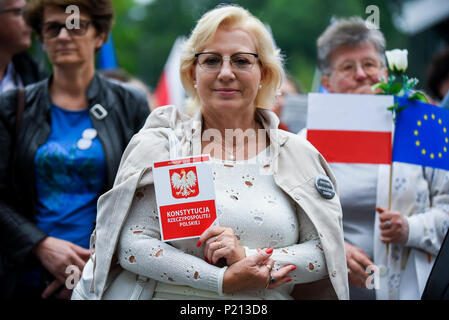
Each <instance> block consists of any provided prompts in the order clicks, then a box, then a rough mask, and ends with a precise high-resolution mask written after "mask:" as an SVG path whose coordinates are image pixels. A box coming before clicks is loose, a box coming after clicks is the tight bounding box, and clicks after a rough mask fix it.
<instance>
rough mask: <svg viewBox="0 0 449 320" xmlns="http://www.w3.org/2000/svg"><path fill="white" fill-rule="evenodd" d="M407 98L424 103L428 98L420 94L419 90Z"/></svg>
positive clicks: (427, 101)
mask: <svg viewBox="0 0 449 320" xmlns="http://www.w3.org/2000/svg"><path fill="white" fill-rule="evenodd" d="M407 99H408V100H418V101H421V102H425V103H429V100H428V99H427V97H426V96H425V95H424V94H422V93H421V92H415V93H414V94H413V95H412V96H410V97H408V98H407Z"/></svg>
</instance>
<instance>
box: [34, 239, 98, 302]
mask: <svg viewBox="0 0 449 320" xmlns="http://www.w3.org/2000/svg"><path fill="white" fill-rule="evenodd" d="M33 253H34V254H35V255H36V256H37V257H38V258H39V260H40V261H41V263H42V265H43V266H44V267H45V269H47V270H48V271H49V272H50V273H51V274H52V275H53V276H54V277H55V280H54V281H53V282H52V283H51V284H50V286H49V287H48V288H47V289H46V290H45V291H44V293H43V297H44V298H45V297H48V296H50V295H51V294H52V293H53V292H55V291H56V290H57V289H59V288H60V287H61V286H63V285H64V284H65V280H66V278H67V276H68V274H67V273H66V270H67V267H68V266H70V265H74V266H76V267H78V269H79V270H80V272H81V271H82V270H83V268H84V265H85V264H86V261H87V260H88V259H89V257H90V252H89V250H87V249H84V248H82V247H80V246H77V245H76V244H73V243H71V242H68V241H65V240H61V239H57V238H53V237H47V238H45V239H44V240H42V241H41V242H39V243H38V244H37V245H36V247H35V248H34V249H33Z"/></svg>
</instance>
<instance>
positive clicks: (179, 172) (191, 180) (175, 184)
mask: <svg viewBox="0 0 449 320" xmlns="http://www.w3.org/2000/svg"><path fill="white" fill-rule="evenodd" d="M170 182H171V187H172V195H173V197H175V198H178V199H179V198H190V197H194V196H196V195H198V193H199V190H198V178H197V174H196V168H195V167H189V168H181V169H173V170H170Z"/></svg>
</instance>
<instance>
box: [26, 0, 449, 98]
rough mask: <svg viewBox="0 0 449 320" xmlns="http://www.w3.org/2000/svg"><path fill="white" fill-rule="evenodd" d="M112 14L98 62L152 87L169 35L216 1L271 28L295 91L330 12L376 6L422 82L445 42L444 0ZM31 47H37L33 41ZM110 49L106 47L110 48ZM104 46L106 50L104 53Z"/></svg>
mask: <svg viewBox="0 0 449 320" xmlns="http://www.w3.org/2000/svg"><path fill="white" fill-rule="evenodd" d="M113 3H114V7H115V11H116V19H115V25H114V28H113V31H112V35H111V40H110V43H109V49H108V50H107V51H108V52H106V56H105V57H106V58H104V57H103V58H100V59H103V61H102V62H100V64H103V65H102V66H101V65H100V67H101V68H104V69H108V68H115V67H116V66H118V67H120V68H121V69H123V70H125V71H126V72H127V73H129V74H130V75H131V76H133V77H136V78H138V79H140V80H142V81H143V82H144V83H145V84H146V85H147V86H148V87H149V88H150V89H151V91H154V90H155V89H156V87H157V84H158V81H159V79H160V77H161V74H162V71H163V69H164V66H165V65H166V62H167V59H168V57H169V54H170V52H171V50H172V48H173V46H174V43H175V41H176V39H177V38H179V37H182V36H185V37H187V36H188V35H189V33H190V31H191V30H192V28H193V27H194V25H195V23H196V21H197V20H198V19H199V18H200V17H201V15H202V14H203V13H205V12H206V11H208V10H210V9H212V8H214V7H215V6H217V5H218V4H220V3H235V4H239V5H241V6H242V7H244V8H246V9H249V11H250V12H251V13H253V14H254V15H256V16H257V17H259V18H260V19H261V20H262V21H263V22H264V23H265V24H266V25H267V26H268V27H269V28H270V29H271V31H272V34H273V37H274V39H275V42H276V44H277V46H278V47H279V48H280V49H281V51H282V53H283V55H284V57H285V62H286V64H285V67H286V70H287V71H288V73H289V74H290V75H291V77H292V78H293V80H295V81H296V83H297V85H298V86H299V88H300V91H301V93H307V92H310V91H316V90H317V89H318V85H319V74H317V71H316V67H315V66H316V47H315V42H316V39H317V37H318V36H319V35H320V34H321V32H322V31H323V30H324V29H325V28H326V26H327V25H328V24H329V23H330V22H331V21H332V19H333V18H337V17H348V16H353V15H358V16H361V17H362V18H364V19H366V18H368V17H369V16H370V14H371V13H370V12H366V9H367V7H368V6H370V5H375V6H377V7H378V8H379V18H380V19H379V23H380V29H381V31H382V32H383V33H384V35H385V37H386V39H387V49H388V50H391V49H394V48H401V49H408V51H409V69H408V74H409V76H413V77H416V78H418V79H420V81H421V82H420V84H419V85H418V88H419V89H423V90H425V83H426V70H427V67H428V64H429V63H430V61H431V59H432V57H433V56H434V54H436V53H437V52H439V51H441V50H442V49H444V48H445V47H447V45H448V42H449V0H390V1H387V0H379V1H375V0H339V1H334V0H320V1H316V0H242V1H216V0H113ZM33 50H34V51H35V52H34V55H35V56H36V55H37V56H39V55H40V56H41V57H42V59H41V61H45V58H44V57H45V55H44V54H43V53H42V49H41V48H40V47H39V44H38V43H37V41H35V45H34V47H33ZM111 52H112V53H111ZM111 54H112V56H111Z"/></svg>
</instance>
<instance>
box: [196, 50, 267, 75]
mask: <svg viewBox="0 0 449 320" xmlns="http://www.w3.org/2000/svg"><path fill="white" fill-rule="evenodd" d="M202 54H213V55H216V56H219V57H220V58H221V66H220V67H219V68H218V69H217V70H212V69H207V68H205V67H202V65H201V64H199V66H200V67H201V68H202V69H203V70H206V71H209V72H217V71H218V70H220V69H221V68H222V67H223V62H224V61H227V60H229V62H230V63H231V67H232V68H233V70H234V71H235V70H238V71H241V70H244V69H238V68H234V65H233V64H232V60H231V57H233V56H235V55H238V54H249V55H252V56H253V57H255V58H256V59H257V60H258V61H259V63H260V59H259V55H258V54H257V53H253V52H236V53H233V54H231V55H230V56H223V55H221V54H220V53H218V52H207V51H206V52H198V53H195V55H194V57H195V59H196V61H198V57H199V56H200V55H202ZM225 58H227V59H225ZM253 65H254V64H253ZM253 65H252V66H253ZM252 66H251V68H250V69H248V70H252V68H253V67H252Z"/></svg>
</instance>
